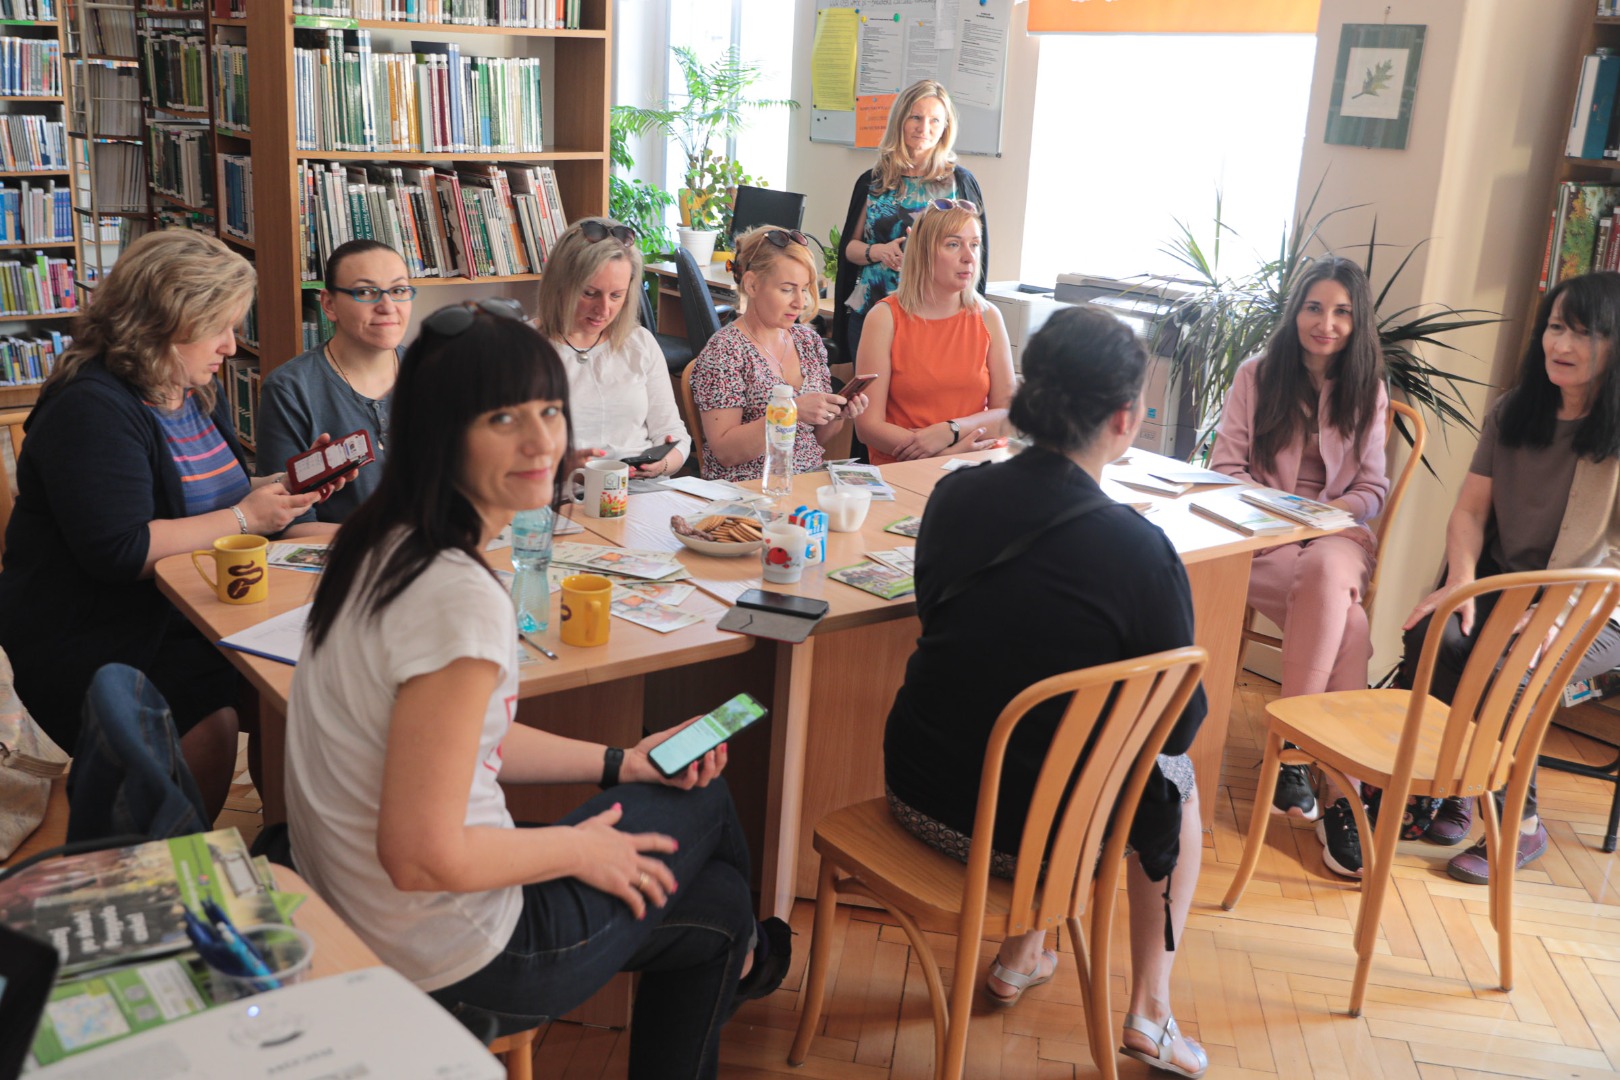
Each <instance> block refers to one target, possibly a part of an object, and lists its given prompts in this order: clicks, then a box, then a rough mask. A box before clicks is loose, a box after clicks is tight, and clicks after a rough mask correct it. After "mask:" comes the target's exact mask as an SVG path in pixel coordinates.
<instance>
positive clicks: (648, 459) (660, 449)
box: [619, 442, 675, 468]
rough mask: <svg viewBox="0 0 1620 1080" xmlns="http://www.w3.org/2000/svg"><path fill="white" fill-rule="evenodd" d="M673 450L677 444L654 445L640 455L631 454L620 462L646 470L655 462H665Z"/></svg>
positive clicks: (663, 443) (662, 443)
mask: <svg viewBox="0 0 1620 1080" xmlns="http://www.w3.org/2000/svg"><path fill="white" fill-rule="evenodd" d="M673 449H675V444H674V443H672V442H661V443H654V444H653V445H651V446H649V447H647V449H645V450H643V451H642V452H641V453H639V454H631V455H630V456H629V457H622V458H620V459H619V460H620V461H622V462H624V463H625V464H626V465H635V466H638V467H641V468H645V467H646V466H648V465H651V464H653V463H655V462H659V461H663V460H664V459H665V458H666V457H668V456H669V452H670V451H671V450H673Z"/></svg>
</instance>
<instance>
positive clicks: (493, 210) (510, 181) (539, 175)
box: [299, 162, 568, 281]
mask: <svg viewBox="0 0 1620 1080" xmlns="http://www.w3.org/2000/svg"><path fill="white" fill-rule="evenodd" d="M299 193H300V198H299V203H300V205H299V210H300V213H299V222H300V224H301V226H302V229H303V234H302V237H301V246H302V249H303V259H304V262H303V266H304V271H303V276H304V280H306V281H316V280H319V278H320V275H321V272H322V271H321V268H322V267H323V266H324V265H325V262H326V258H327V256H329V255H330V254H331V253H332V251H333V249H335V248H336V247H337V246H338V245H339V244H342V243H344V242H346V241H348V240H352V239H364V238H369V239H375V240H380V241H382V242H383V243H386V244H388V245H389V246H390V247H392V248H393V249H394V250H395V251H398V252H399V253H400V254H401V255H402V256H404V258H405V263H406V266H407V267H409V269H410V273H411V276H412V277H454V276H457V275H459V276H461V277H469V278H472V277H495V276H505V275H512V274H528V273H539V272H540V270H541V268H542V267H543V266H544V265H545V261H546V256H547V255H548V254H549V252H550V250H551V248H552V246H553V245H554V244H555V243H556V241H557V238H558V237H559V236H561V235H562V233H563V232H564V231H565V230H566V229H567V227H568V218H567V215H566V214H565V212H564V211H563V206H562V196H561V194H560V193H559V191H558V189H557V178H556V175H555V174H554V173H553V172H552V171H551V169H550V167H549V166H533V165H526V164H521V163H517V164H505V165H483V164H479V165H464V166H460V167H457V168H453V169H452V168H447V167H443V166H440V167H437V168H429V167H427V166H406V165H369V166H357V165H350V166H344V165H339V164H335V163H334V164H324V165H323V164H319V163H314V162H304V163H302V164H300V166H299Z"/></svg>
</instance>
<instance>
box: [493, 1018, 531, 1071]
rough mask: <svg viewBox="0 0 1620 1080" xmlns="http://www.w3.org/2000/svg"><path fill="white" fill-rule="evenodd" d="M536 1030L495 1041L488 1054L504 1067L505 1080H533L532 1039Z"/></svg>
mask: <svg viewBox="0 0 1620 1080" xmlns="http://www.w3.org/2000/svg"><path fill="white" fill-rule="evenodd" d="M538 1033H539V1029H538V1028H534V1029H531V1030H529V1031H520V1032H518V1033H517V1034H516V1035H508V1036H506V1037H505V1038H502V1039H496V1040H495V1042H494V1044H493V1045H492V1046H490V1048H489V1050H490V1053H492V1054H494V1055H495V1056H496V1057H498V1058H500V1059H501V1063H502V1064H503V1065H505V1066H506V1080H534V1039H535V1036H536V1035H537V1034H538Z"/></svg>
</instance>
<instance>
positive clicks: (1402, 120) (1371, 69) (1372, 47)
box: [1324, 23, 1428, 150]
mask: <svg viewBox="0 0 1620 1080" xmlns="http://www.w3.org/2000/svg"><path fill="white" fill-rule="evenodd" d="M1426 29H1428V28H1427V27H1423V26H1410V25H1407V26H1399V25H1398V26H1389V25H1385V24H1381V23H1345V25H1344V28H1343V29H1342V30H1341V31H1340V33H1339V62H1338V65H1337V66H1336V67H1335V68H1334V70H1333V98H1332V101H1331V102H1330V103H1329V105H1328V119H1327V133H1326V135H1325V136H1324V138H1325V140H1326V141H1327V142H1330V143H1339V144H1342V145H1344V146H1365V147H1368V148H1374V147H1378V148H1382V149H1386V150H1404V149H1406V135H1407V132H1408V131H1409V130H1410V129H1411V127H1412V100H1413V98H1415V97H1416V96H1417V80H1418V67H1419V65H1421V64H1422V62H1423V33H1424V31H1425V30H1426Z"/></svg>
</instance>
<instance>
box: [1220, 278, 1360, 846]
mask: <svg viewBox="0 0 1620 1080" xmlns="http://www.w3.org/2000/svg"><path fill="white" fill-rule="evenodd" d="M1388 409H1389V399H1388V397H1387V396H1386V395H1385V393H1384V383H1383V361H1382V355H1381V353H1380V351H1379V347H1378V331H1377V328H1376V323H1375V321H1374V318H1373V299H1372V290H1371V289H1370V288H1369V287H1368V284H1367V275H1366V274H1365V273H1364V272H1363V271H1362V269H1361V267H1359V266H1357V265H1356V264H1355V263H1353V262H1350V261H1349V260H1348V259H1341V258H1338V257H1337V256H1331V255H1330V256H1327V257H1326V258H1322V259H1318V260H1317V261H1316V262H1314V263H1312V264H1311V265H1310V266H1309V267H1307V268H1306V269H1305V270H1304V271H1303V272H1302V273H1301V274H1300V276H1299V277H1298V278H1297V279H1296V280H1295V282H1294V286H1293V288H1292V289H1291V290H1290V292H1289V294H1288V306H1287V308H1286V309H1285V310H1284V312H1283V317H1282V320H1281V321H1280V322H1279V323H1278V326H1277V330H1276V332H1275V333H1273V334H1272V336H1271V340H1270V341H1269V342H1267V344H1266V348H1265V351H1264V352H1262V353H1261V354H1260V355H1259V356H1257V357H1253V358H1251V359H1249V360H1245V361H1244V362H1243V364H1242V365H1241V366H1240V367H1239V368H1238V370H1237V375H1236V377H1235V378H1234V379H1233V381H1232V390H1231V393H1230V394H1229V395H1228V396H1227V399H1226V410H1225V412H1224V413H1223V415H1222V416H1221V422H1220V425H1219V427H1217V428H1216V430H1215V450H1214V454H1213V456H1212V458H1211V460H1210V466H1211V467H1212V468H1215V469H1217V470H1219V471H1220V472H1223V473H1226V474H1228V475H1229V476H1236V477H1238V478H1240V479H1243V480H1248V481H1252V482H1253V483H1256V484H1262V485H1264V486H1266V487H1273V488H1277V489H1279V490H1282V491H1289V492H1293V493H1294V494H1296V495H1302V496H1304V497H1306V498H1310V499H1317V500H1320V501H1322V502H1326V503H1329V504H1331V505H1333V506H1337V507H1340V508H1342V509H1344V510H1346V511H1348V512H1349V514H1350V515H1351V516H1352V517H1354V518H1355V519H1356V521H1357V522H1358V525H1357V526H1356V527H1355V528H1351V529H1346V530H1345V531H1344V532H1341V533H1336V534H1334V535H1332V536H1324V537H1321V538H1319V539H1316V540H1305V541H1302V542H1300V543H1297V544H1284V545H1283V546H1281V547H1275V548H1271V549H1270V550H1267V551H1264V552H1261V553H1260V554H1259V555H1256V556H1255V559H1254V566H1253V569H1251V570H1250V572H1249V605H1250V606H1251V607H1253V608H1254V609H1255V610H1257V611H1259V612H1260V613H1261V614H1262V615H1264V616H1265V617H1266V618H1268V619H1270V620H1271V621H1272V622H1274V623H1276V624H1277V625H1278V626H1280V627H1282V631H1283V634H1282V640H1283V645H1282V694H1283V696H1284V697H1290V696H1292V695H1295V694H1316V693H1321V692H1322V691H1324V690H1365V689H1366V688H1367V664H1368V662H1369V661H1370V660H1371V659H1372V639H1371V636H1370V634H1369V632H1368V629H1367V613H1366V611H1365V609H1363V608H1362V606H1361V596H1362V592H1363V591H1364V590H1365V589H1366V588H1367V582H1368V580H1369V578H1370V577H1371V574H1372V569H1373V560H1374V558H1375V557H1376V554H1377V551H1376V548H1375V545H1374V541H1373V535H1372V532H1371V530H1369V529H1368V528H1367V527H1366V522H1368V521H1369V520H1371V519H1372V518H1374V517H1376V516H1377V515H1378V512H1379V510H1380V509H1382V508H1383V505H1384V496H1385V495H1386V494H1387V493H1388V491H1389V481H1388V479H1387V478H1386V477H1385V475H1384V418H1385V414H1386V412H1387V411H1388ZM1273 805H1274V806H1275V807H1276V809H1277V810H1278V811H1279V812H1282V813H1287V814H1291V815H1293V816H1295V817H1301V818H1304V819H1305V820H1307V821H1314V820H1316V818H1317V817H1319V816H1320V811H1319V809H1318V807H1317V803H1316V797H1315V795H1314V794H1313V793H1312V791H1311V787H1310V783H1309V781H1308V780H1307V778H1306V774H1305V767H1304V766H1302V765H1295V766H1287V765H1285V766H1283V772H1282V775H1281V776H1280V777H1279V778H1278V780H1277V792H1276V795H1275V797H1274V799H1273Z"/></svg>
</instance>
